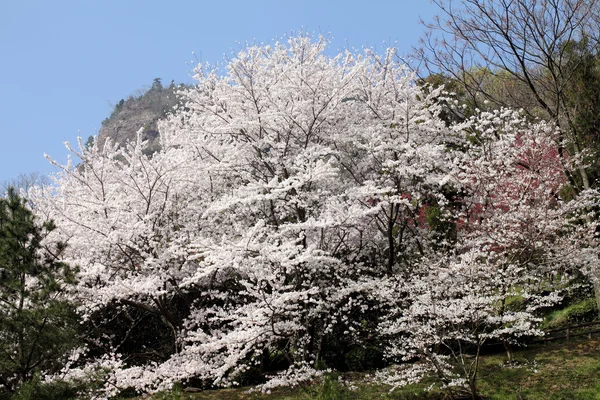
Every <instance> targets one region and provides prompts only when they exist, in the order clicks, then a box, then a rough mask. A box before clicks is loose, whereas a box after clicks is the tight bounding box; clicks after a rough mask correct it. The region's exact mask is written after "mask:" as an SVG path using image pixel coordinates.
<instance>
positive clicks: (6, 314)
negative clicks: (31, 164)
mask: <svg viewBox="0 0 600 400" xmlns="http://www.w3.org/2000/svg"><path fill="white" fill-rule="evenodd" d="M54 228H55V227H54V225H53V223H52V222H46V223H44V224H43V225H41V226H40V225H39V224H38V223H37V221H36V220H35V217H34V215H33V213H32V212H31V211H30V210H29V208H28V207H27V205H26V202H25V200H23V199H21V198H20V197H19V196H17V195H16V194H15V191H14V189H12V188H9V191H8V196H7V197H6V198H0V392H4V393H7V392H8V393H12V392H15V391H16V390H17V389H18V387H19V386H20V385H22V384H23V383H25V382H29V381H31V382H33V381H34V380H35V377H36V374H38V373H39V372H40V371H45V372H48V373H53V372H57V371H58V370H59V369H60V368H61V367H62V365H63V363H62V361H64V357H65V355H66V353H67V352H68V351H69V350H70V349H71V348H73V347H74V346H75V344H76V336H77V327H78V321H77V316H76V314H75V312H74V310H73V308H72V306H71V305H70V304H69V303H68V302H66V301H65V300H63V299H62V296H61V295H62V293H63V292H64V290H65V289H66V287H67V286H68V285H70V284H72V283H73V282H74V271H73V270H72V269H71V268H70V267H69V266H68V265H67V264H65V263H62V262H60V261H59V257H60V255H61V253H62V251H63V250H64V245H63V244H62V243H56V244H54V245H52V246H50V245H42V240H43V239H44V237H45V236H46V235H47V234H48V233H49V232H51V231H52V230H53V229H54ZM23 390H25V389H23Z"/></svg>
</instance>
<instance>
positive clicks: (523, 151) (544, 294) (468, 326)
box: [383, 110, 597, 399]
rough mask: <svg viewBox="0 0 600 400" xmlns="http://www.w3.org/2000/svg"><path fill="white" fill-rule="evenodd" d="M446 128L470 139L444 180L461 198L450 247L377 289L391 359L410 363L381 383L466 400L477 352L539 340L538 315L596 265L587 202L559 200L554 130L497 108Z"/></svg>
mask: <svg viewBox="0 0 600 400" xmlns="http://www.w3.org/2000/svg"><path fill="white" fill-rule="evenodd" d="M455 128H456V129H460V130H463V131H465V132H467V133H468V135H469V137H470V144H469V145H468V146H467V148H466V151H465V152H464V153H462V156H461V157H460V158H458V159H457V168H456V169H455V170H454V172H453V178H452V179H453V180H454V181H455V182H456V184H457V186H458V187H460V191H461V193H462V196H461V207H460V208H457V209H455V210H454V220H455V221H456V225H457V234H458V237H457V241H456V243H455V245H454V246H453V247H452V249H451V251H449V252H447V253H446V254H444V255H441V256H438V257H436V258H434V259H428V260H426V262H425V263H422V264H421V267H420V268H419V270H418V271H417V273H415V274H413V275H412V276H411V277H410V279H409V280H408V281H406V280H404V281H402V282H398V281H397V279H392V280H390V281H389V282H388V284H387V285H386V286H387V288H388V289H387V290H388V293H387V296H388V297H389V298H390V299H392V304H393V305H392V306H391V307H390V310H392V314H391V316H390V319H389V320H387V321H386V322H384V324H383V325H384V327H385V329H386V330H387V333H388V334H389V335H390V336H391V337H392V338H395V339H392V340H391V341H390V343H391V344H392V345H391V348H390V354H391V355H393V356H396V357H399V358H400V359H402V360H404V361H410V362H411V363H412V364H409V365H401V366H400V367H399V370H398V372H397V374H395V375H392V377H391V378H389V376H388V377H387V378H388V379H387V381H388V382H390V383H392V384H396V385H403V384H406V383H411V382H414V381H418V380H420V379H421V378H422V377H423V376H426V375H434V376H437V377H438V378H439V382H440V383H441V385H442V387H444V388H445V389H446V390H447V391H448V394H449V395H450V397H451V398H454V397H455V396H460V395H464V394H465V393H468V394H470V395H471V396H472V397H473V398H474V399H475V398H478V397H477V379H478V375H477V374H478V370H479V360H480V358H479V356H480V354H481V349H482V346H483V345H484V344H485V343H487V342H495V343H498V342H501V343H503V344H504V345H505V347H506V350H507V356H508V360H509V361H510V360H511V345H512V344H516V343H519V342H522V339H523V338H527V337H532V336H539V335H543V332H541V331H540V330H539V327H538V326H539V322H540V321H541V318H540V315H541V313H540V311H542V310H544V309H546V308H548V307H551V306H553V305H555V304H557V303H558V302H559V301H560V300H561V299H562V294H564V291H565V290H566V289H567V288H568V285H569V282H570V279H571V277H572V276H573V275H575V274H578V273H580V271H581V270H582V268H583V269H586V267H587V268H589V267H591V266H593V265H595V263H596V262H597V254H596V253H597V249H596V248H595V246H594V244H593V242H592V243H589V242H587V240H585V238H590V237H592V236H591V235H590V227H589V226H588V225H586V224H585V223H583V222H584V221H585V213H586V212H587V210H586V207H587V202H583V201H579V200H577V199H574V200H571V201H569V200H570V199H568V198H567V199H565V198H564V193H562V192H561V191H562V190H563V189H564V187H565V185H566V183H567V179H566V175H565V172H566V171H565V168H564V167H563V165H562V163H561V158H560V156H559V153H558V146H559V145H560V144H559V143H557V142H556V141H555V139H556V138H557V137H558V136H559V135H558V134H557V133H556V132H555V128H554V127H553V125H551V124H546V123H535V124H533V123H528V122H526V121H525V120H524V119H523V118H522V117H521V115H520V114H519V113H518V112H515V111H511V110H498V111H495V112H491V113H481V114H480V115H478V116H476V117H474V118H472V119H471V120H469V121H467V122H466V123H465V124H462V125H460V126H456V127H455ZM586 243H588V245H586ZM398 291H400V292H401V293H403V295H402V296H398ZM384 293H385V292H384ZM415 360H421V362H415Z"/></svg>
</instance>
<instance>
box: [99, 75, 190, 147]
mask: <svg viewBox="0 0 600 400" xmlns="http://www.w3.org/2000/svg"><path fill="white" fill-rule="evenodd" d="M180 87H181V86H175V83H174V82H171V84H170V85H169V86H167V87H164V86H163V85H162V83H161V80H160V78H156V79H154V82H153V83H152V87H151V88H150V89H148V90H147V91H145V92H143V93H142V94H140V95H132V96H129V97H128V98H127V99H121V100H120V101H119V102H118V103H117V104H116V105H115V108H114V110H113V111H112V113H111V115H110V116H109V117H108V118H106V119H105V120H104V121H102V128H101V129H100V132H99V134H98V143H100V144H103V143H104V142H105V141H106V139H107V138H111V139H112V140H113V141H115V142H117V143H119V144H121V145H123V144H125V142H127V141H128V140H135V137H136V134H137V132H138V130H139V129H140V128H143V129H144V133H143V139H144V140H149V141H150V151H152V150H153V149H157V148H158V140H157V139H158V135H159V134H158V128H157V121H158V120H159V119H161V118H164V117H165V116H166V115H167V114H168V113H169V112H171V111H172V110H173V108H174V107H175V106H176V105H177V104H178V103H179V100H178V98H177V95H176V91H177V90H178V89H179V88H180Z"/></svg>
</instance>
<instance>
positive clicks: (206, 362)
mask: <svg viewBox="0 0 600 400" xmlns="http://www.w3.org/2000/svg"><path fill="white" fill-rule="evenodd" d="M326 45H327V41H326V40H324V39H322V38H320V39H319V40H316V41H314V40H312V39H311V38H309V37H306V36H299V37H292V38H289V39H288V40H287V43H285V42H277V43H274V44H272V45H265V46H249V47H248V48H247V49H245V50H242V51H241V52H240V53H239V54H237V55H236V56H235V57H234V58H232V59H231V60H229V61H228V63H227V65H226V66H225V68H224V69H221V70H219V69H210V67H209V66H206V65H200V66H199V67H198V69H197V75H196V78H197V79H198V85H197V87H195V88H193V89H188V90H184V91H183V92H182V93H181V96H182V99H183V100H184V104H185V106H184V107H182V108H181V109H179V110H177V112H176V113H174V114H173V115H172V116H170V117H169V118H167V120H166V121H164V122H162V124H161V125H160V131H161V150H160V151H159V152H156V153H154V154H152V155H148V154H147V152H144V148H145V147H144V146H146V144H145V143H144V142H142V141H141V139H138V141H137V142H135V143H130V144H129V145H128V147H126V148H123V147H117V146H116V145H112V144H111V143H108V142H107V143H106V144H105V145H104V146H102V147H101V146H91V147H89V148H85V146H83V145H82V144H81V143H80V146H79V149H71V150H72V151H73V153H74V154H75V155H76V156H77V157H79V158H80V159H81V160H82V162H81V164H79V165H77V166H73V165H65V166H60V165H59V167H60V168H61V169H62V172H61V173H60V174H59V175H58V176H57V178H56V182H55V186H54V187H47V188H46V189H45V191H46V192H45V193H44V192H43V191H38V193H37V196H36V200H35V201H36V204H38V202H39V205H38V209H39V212H40V213H44V214H47V215H48V216H52V217H53V218H54V219H56V221H57V224H58V225H59V226H60V227H61V231H60V239H63V240H67V242H68V245H69V247H68V249H69V257H68V259H69V261H70V262H73V263H76V264H78V265H80V266H81V273H80V277H79V289H78V292H77V300H78V301H80V304H81V307H80V310H81V312H82V313H83V315H84V316H86V317H87V318H88V319H90V320H94V318H95V316H97V315H99V314H100V315H101V314H102V312H103V310H106V309H107V307H108V309H110V310H112V311H114V312H117V311H119V310H121V311H122V310H123V309H131V308H135V309H137V310H140V311H145V312H147V313H151V314H154V315H158V316H160V317H161V319H162V320H163V322H164V324H165V326H168V328H169V329H170V331H171V332H172V334H171V337H172V342H173V345H172V348H171V350H170V352H169V353H168V354H167V355H166V357H164V355H163V357H161V358H156V359H153V360H150V361H152V362H145V363H144V362H142V361H140V360H132V359H131V355H124V354H121V353H122V352H120V350H122V349H123V346H122V342H121V343H118V341H115V339H114V338H113V339H111V340H108V343H102V345H106V344H108V348H106V349H105V350H104V351H105V352H106V353H107V354H109V353H110V354H113V353H114V356H110V357H109V358H110V359H112V360H113V361H114V360H117V361H114V366H115V371H114V374H113V375H112V376H111V377H110V378H109V379H108V381H109V382H110V385H113V386H114V387H115V388H124V387H134V388H137V389H139V390H153V389H156V388H157V383H156V382H160V384H159V385H158V386H168V385H169V384H171V383H173V382H175V381H180V380H185V379H188V378H197V379H205V380H207V381H209V382H212V384H214V385H231V384H235V383H236V382H237V381H236V379H238V377H239V376H240V375H241V374H243V373H244V372H246V371H247V370H248V369H249V368H251V367H252V366H253V365H256V364H258V365H260V366H261V368H262V370H263V371H265V370H269V368H273V367H270V365H275V364H276V365H284V366H289V367H290V368H291V369H290V370H289V371H296V372H297V371H302V372H301V373H300V372H298V373H297V374H295V375H294V374H290V373H289V371H288V372H287V373H286V374H285V376H286V379H284V380H286V381H289V380H290V379H292V380H293V378H291V377H290V376H291V375H294V376H296V375H298V376H305V377H306V376H310V375H311V374H314V373H316V370H315V369H314V368H315V367H316V366H317V365H320V364H323V363H325V364H326V363H328V362H329V363H331V362H332V359H331V358H329V359H328V358H327V356H326V350H328V349H329V348H331V346H332V343H333V342H335V341H340V333H341V334H342V335H343V337H344V338H343V339H341V340H342V341H344V342H345V345H344V346H346V348H347V347H348V346H352V345H360V342H361V335H363V336H364V335H365V332H364V329H365V328H364V327H361V319H363V318H361V316H363V317H364V316H367V315H369V314H375V315H376V314H377V311H376V310H371V309H370V308H373V307H375V308H377V305H376V304H374V303H373V301H372V299H369V296H367V293H368V292H369V291H370V288H372V287H373V285H374V282H375V281H374V279H378V278H380V277H384V276H389V275H395V274H398V273H400V272H402V273H403V274H408V273H409V272H410V270H411V269H412V268H414V267H415V260H416V259H418V258H422V257H424V256H426V255H429V254H432V253H433V247H432V244H433V242H434V240H433V238H432V237H431V235H430V234H429V229H427V228H426V227H425V225H424V223H423V221H422V215H421V212H422V209H423V207H424V206H425V205H426V204H429V203H431V204H434V205H435V204H438V203H443V202H444V201H445V195H444V193H443V191H442V190H441V189H442V188H444V187H445V183H444V180H445V179H446V176H447V174H448V172H449V168H450V167H451V165H450V163H449V159H450V158H449V153H448V152H447V151H446V147H447V145H448V143H450V142H453V141H456V138H455V137H456V136H455V135H454V134H453V133H452V131H451V130H450V129H448V128H447V127H446V126H445V124H444V123H443V121H442V120H441V119H440V118H439V117H438V114H439V112H440V109H439V106H438V105H436V104H437V103H436V102H435V101H434V100H435V98H436V97H438V96H439V95H440V91H439V90H430V91H428V92H427V93H425V92H424V91H422V90H420V89H419V88H418V87H417V86H416V85H415V83H414V77H413V76H412V75H411V73H409V72H408V70H407V69H406V68H405V67H404V66H403V65H402V64H400V63H398V61H397V57H395V52H394V50H388V52H387V53H385V54H383V55H379V54H376V53H374V52H372V51H370V50H367V51H365V52H364V53H352V52H345V53H342V54H339V55H337V56H334V57H329V56H327V55H326V54H325V51H326ZM57 165H58V164H57ZM112 311H111V312H112ZM371 333H372V332H371ZM113 336H114V335H113ZM123 340H124V339H123ZM100 342H102V340H97V344H98V343H100ZM104 342H106V341H104ZM119 354H121V355H119ZM335 356H336V357H337V356H340V354H336V355H335ZM341 356H343V354H341ZM102 365H105V364H102ZM271 382H272V384H275V383H276V382H278V380H277V378H273V379H271Z"/></svg>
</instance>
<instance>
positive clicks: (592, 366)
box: [153, 338, 600, 400]
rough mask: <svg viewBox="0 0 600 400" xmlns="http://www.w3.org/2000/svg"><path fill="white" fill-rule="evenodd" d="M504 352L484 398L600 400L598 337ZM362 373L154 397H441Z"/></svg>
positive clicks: (488, 361)
mask: <svg viewBox="0 0 600 400" xmlns="http://www.w3.org/2000/svg"><path fill="white" fill-rule="evenodd" d="M504 361H505V358H504V355H502V354H499V355H493V356H487V357H484V359H483V364H482V371H481V381H480V382H479V385H480V389H481V394H482V395H483V396H484V398H486V399H498V400H500V399H515V400H520V399H531V400H549V399H550V400H558V399H565V400H566V399H569V400H571V399H586V400H587V399H599V400H600V338H592V339H591V340H586V339H581V340H575V341H571V342H569V343H566V342H560V343H556V342H555V343H552V344H548V345H536V346H532V347H530V348H526V349H522V350H520V351H517V352H516V353H515V362H514V363H513V365H512V366H506V364H505V363H504ZM362 377H363V376H362V375H360V374H351V375H346V376H345V378H346V379H349V380H350V381H352V382H353V384H354V385H355V386H357V387H358V390H356V391H349V390H348V389H346V388H345V387H344V386H342V385H340V384H338V383H337V381H336V380H335V379H330V380H328V381H326V382H324V383H318V384H314V385H313V386H308V387H303V388H296V389H281V390H278V391H274V392H273V393H271V394H269V395H266V394H264V395H263V394H247V393H245V391H246V389H224V390H215V391H204V392H201V393H194V394H191V393H182V392H177V391H175V392H171V393H168V394H162V395H156V396H154V397H153V399H155V400H159V399H161V400H171V399H173V400H174V399H193V400H217V399H219V400H221V399H222V400H237V399H248V400H249V399H261V400H262V399H265V400H272V399H288V400H299V399H321V400H325V399H327V400H333V399H344V400H346V399H349V400H351V399H357V400H359V399H360V400H362V399H365V400H367V399H404V400H409V399H415V400H416V399H442V398H443V395H442V394H440V393H435V392H426V391H424V390H423V388H419V387H412V388H404V389H402V390H396V391H394V392H391V393H390V392H389V388H388V387H385V386H381V385H369V384H366V383H364V382H363V381H362Z"/></svg>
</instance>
